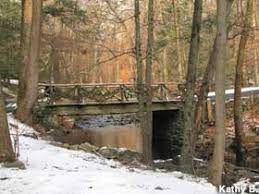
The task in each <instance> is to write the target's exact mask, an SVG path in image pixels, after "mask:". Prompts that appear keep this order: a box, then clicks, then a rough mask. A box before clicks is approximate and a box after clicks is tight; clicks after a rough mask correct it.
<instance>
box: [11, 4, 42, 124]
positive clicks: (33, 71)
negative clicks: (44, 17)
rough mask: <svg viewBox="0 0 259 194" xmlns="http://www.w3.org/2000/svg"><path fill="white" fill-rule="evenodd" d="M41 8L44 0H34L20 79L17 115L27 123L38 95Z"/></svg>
mask: <svg viewBox="0 0 259 194" xmlns="http://www.w3.org/2000/svg"><path fill="white" fill-rule="evenodd" d="M41 8H42V0H34V1H33V3H32V24H31V32H30V44H29V48H28V50H27V49H26V50H27V51H26V54H27V56H28V57H27V59H26V61H25V64H24V66H23V67H22V68H23V70H22V75H21V76H20V78H21V79H20V80H19V92H18V108H17V112H16V116H17V118H18V119H20V120H21V121H22V122H26V123H31V122H32V111H33V107H34V104H35V103H36V101H37V97H38V80H39V62H38V60H39V52H40V39H41Z"/></svg>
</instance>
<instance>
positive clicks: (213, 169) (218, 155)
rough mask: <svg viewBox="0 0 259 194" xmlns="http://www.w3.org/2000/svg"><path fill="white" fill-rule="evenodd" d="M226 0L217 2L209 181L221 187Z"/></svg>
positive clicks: (223, 132) (223, 134) (223, 144)
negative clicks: (213, 126)
mask: <svg viewBox="0 0 259 194" xmlns="http://www.w3.org/2000/svg"><path fill="white" fill-rule="evenodd" d="M227 6H228V4H227V0H217V38H218V51H217V52H216V53H215V55H216V56H215V59H216V60H215V67H216V72H215V83H216V86H215V87H216V134H215V145H214V151H213V158H212V162H211V166H210V174H209V181H210V182H211V183H212V184H214V185H215V186H219V185H221V182H222V172H223V165H224V152H225V58H226V43H227V24H226V20H227Z"/></svg>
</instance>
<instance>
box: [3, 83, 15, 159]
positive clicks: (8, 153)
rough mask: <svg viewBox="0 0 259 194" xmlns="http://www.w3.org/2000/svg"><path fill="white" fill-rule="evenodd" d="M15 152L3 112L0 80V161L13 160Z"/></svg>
mask: <svg viewBox="0 0 259 194" xmlns="http://www.w3.org/2000/svg"><path fill="white" fill-rule="evenodd" d="M14 160H15V154H14V151H13V147H12V142H11V138H10V133H9V128H8V122H7V116H6V112H5V105H4V97H3V94H2V86H1V81H0V163H1V162H13V161H14Z"/></svg>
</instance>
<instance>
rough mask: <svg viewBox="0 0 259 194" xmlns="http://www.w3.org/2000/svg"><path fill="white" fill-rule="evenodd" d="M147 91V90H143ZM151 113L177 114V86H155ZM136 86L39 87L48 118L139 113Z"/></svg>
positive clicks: (179, 101) (153, 87)
mask: <svg viewBox="0 0 259 194" xmlns="http://www.w3.org/2000/svg"><path fill="white" fill-rule="evenodd" d="M144 88H145V86H144ZM151 88H152V96H153V97H152V98H153V104H152V110H153V111H159V110H177V109H179V108H180V107H181V104H182V100H181V99H180V98H179V91H178V87H177V85H176V84H171V83H169V84H164V83H159V84H153V85H152V86H151ZM137 95H138V92H137V87H136V84H115V83H112V84H39V104H40V106H41V107H43V109H44V110H45V111H47V112H48V113H49V114H56V115H97V114H123V113H135V112H138V101H137Z"/></svg>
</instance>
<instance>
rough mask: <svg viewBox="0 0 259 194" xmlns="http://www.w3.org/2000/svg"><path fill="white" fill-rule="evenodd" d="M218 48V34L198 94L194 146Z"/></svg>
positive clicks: (229, 1) (229, 5) (230, 5)
mask: <svg viewBox="0 0 259 194" xmlns="http://www.w3.org/2000/svg"><path fill="white" fill-rule="evenodd" d="M232 4H233V0H228V1H227V16H229V14H230V12H231V7H232ZM227 19H228V17H227ZM218 50H219V42H218V37H217V36H216V38H215V40H214V43H213V49H212V51H211V54H210V58H209V62H208V64H207V67H206V70H205V72H204V75H203V79H202V86H201V87H200V90H199V95H198V102H197V104H196V107H195V125H194V129H193V133H194V135H193V138H194V139H193V140H192V142H193V143H194V144H193V147H194V148H195V147H196V141H197V138H198V134H199V129H200V125H201V120H202V115H203V113H204V107H205V105H206V100H207V96H208V93H209V87H210V85H211V84H212V81H213V78H214V75H215V61H216V53H217V52H218Z"/></svg>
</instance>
